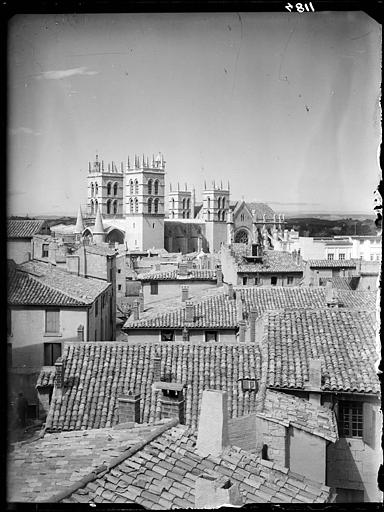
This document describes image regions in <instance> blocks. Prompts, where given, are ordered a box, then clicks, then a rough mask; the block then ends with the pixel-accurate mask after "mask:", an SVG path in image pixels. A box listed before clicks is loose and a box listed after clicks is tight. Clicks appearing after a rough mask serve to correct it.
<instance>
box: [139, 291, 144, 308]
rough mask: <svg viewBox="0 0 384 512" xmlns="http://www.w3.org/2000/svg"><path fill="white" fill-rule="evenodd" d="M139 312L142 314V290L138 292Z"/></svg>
mask: <svg viewBox="0 0 384 512" xmlns="http://www.w3.org/2000/svg"><path fill="white" fill-rule="evenodd" d="M139 304H140V305H139V311H140V313H144V294H143V290H139Z"/></svg>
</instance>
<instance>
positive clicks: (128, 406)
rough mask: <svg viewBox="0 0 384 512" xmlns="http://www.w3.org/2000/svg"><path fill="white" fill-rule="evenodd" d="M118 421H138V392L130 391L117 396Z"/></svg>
mask: <svg viewBox="0 0 384 512" xmlns="http://www.w3.org/2000/svg"><path fill="white" fill-rule="evenodd" d="M117 401H118V406H119V423H132V422H134V423H140V394H138V393H134V392H132V391H130V392H129V393H128V395H122V396H119V397H118V399H117Z"/></svg>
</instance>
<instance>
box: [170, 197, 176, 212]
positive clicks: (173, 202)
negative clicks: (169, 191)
mask: <svg viewBox="0 0 384 512" xmlns="http://www.w3.org/2000/svg"><path fill="white" fill-rule="evenodd" d="M171 205H172V206H171V208H172V210H174V209H175V200H174V199H173V198H172V201H171Z"/></svg>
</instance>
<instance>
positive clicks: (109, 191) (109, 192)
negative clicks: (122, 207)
mask: <svg viewBox="0 0 384 512" xmlns="http://www.w3.org/2000/svg"><path fill="white" fill-rule="evenodd" d="M111 188H112V183H111V182H110V181H109V182H108V183H107V196H110V195H111Z"/></svg>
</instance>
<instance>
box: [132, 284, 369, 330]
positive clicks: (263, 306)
mask: <svg viewBox="0 0 384 512" xmlns="http://www.w3.org/2000/svg"><path fill="white" fill-rule="evenodd" d="M235 293H236V295H238V296H239V297H240V298H241V300H242V302H243V315H244V318H245V319H247V317H248V315H249V311H250V309H251V308H252V309H256V312H257V316H258V317H259V316H261V315H262V314H263V313H264V312H265V311H269V310H274V309H282V308H287V309H292V308H326V307H327V304H326V291H325V289H324V288H322V287H319V288H317V287H304V286H300V287H273V288H264V287H259V286H243V287H240V288H235ZM339 295H340V300H341V302H342V304H343V306H344V307H346V308H353V309H363V310H374V309H375V302H376V293H375V292H373V291H352V290H348V291H347V290H340V291H339ZM191 303H192V304H193V319H194V320H193V323H188V324H187V323H186V320H185V318H186V317H185V307H186V306H185V303H183V305H181V303H180V302H178V300H177V301H176V300H175V299H172V300H169V301H162V303H160V304H159V305H158V306H157V305H151V307H150V308H148V310H147V311H144V312H143V313H141V317H140V319H139V320H133V319H132V318H133V317H131V318H130V319H128V320H127V322H126V323H125V324H124V329H125V330H127V329H132V328H144V327H145V328H157V329H158V328H179V329H182V328H183V327H184V326H185V325H187V326H188V327H189V328H221V329H234V328H235V327H236V326H237V325H238V319H237V308H236V301H235V300H231V299H230V298H229V297H228V294H226V293H225V292H224V291H223V288H222V287H220V288H217V289H214V290H212V291H211V292H210V293H209V295H208V294H206V297H202V296H200V295H197V294H196V296H195V297H193V298H192V299H191Z"/></svg>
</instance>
